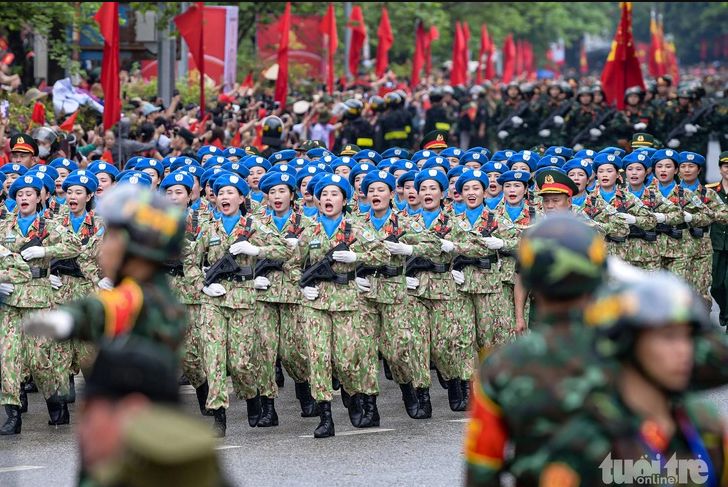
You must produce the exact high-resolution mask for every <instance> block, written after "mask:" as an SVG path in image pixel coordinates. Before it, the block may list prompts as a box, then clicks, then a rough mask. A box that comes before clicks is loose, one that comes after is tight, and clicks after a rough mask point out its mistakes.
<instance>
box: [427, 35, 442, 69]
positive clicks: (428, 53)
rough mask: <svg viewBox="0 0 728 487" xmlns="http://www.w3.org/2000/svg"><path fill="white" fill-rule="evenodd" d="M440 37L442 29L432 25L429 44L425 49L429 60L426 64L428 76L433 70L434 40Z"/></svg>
mask: <svg viewBox="0 0 728 487" xmlns="http://www.w3.org/2000/svg"><path fill="white" fill-rule="evenodd" d="M439 38H440V31H438V30H437V27H435V26H434V25H431V26H430V39H429V41H428V42H427V46H426V49H425V59H426V60H427V64H426V65H425V73H426V74H427V76H430V73H431V72H432V41H436V40H437V39H439Z"/></svg>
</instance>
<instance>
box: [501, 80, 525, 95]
mask: <svg viewBox="0 0 728 487" xmlns="http://www.w3.org/2000/svg"><path fill="white" fill-rule="evenodd" d="M511 88H516V89H517V90H518V94H520V95H522V94H523V91H521V85H519V84H518V83H517V82H515V81H511V82H510V83H508V84H507V85H506V86H505V87H504V88H503V93H504V94H508V90H509V89H511Z"/></svg>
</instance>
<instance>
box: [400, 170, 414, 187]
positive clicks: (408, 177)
mask: <svg viewBox="0 0 728 487" xmlns="http://www.w3.org/2000/svg"><path fill="white" fill-rule="evenodd" d="M418 172H419V171H414V170H413V171H407V172H406V173H404V174H402V175H401V176H400V177H399V179H397V186H404V183H406V182H407V181H412V182H414V180H415V178H416V177H417V173H418Z"/></svg>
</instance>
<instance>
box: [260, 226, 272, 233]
mask: <svg viewBox="0 0 728 487" xmlns="http://www.w3.org/2000/svg"><path fill="white" fill-rule="evenodd" d="M258 228H260V231H261V232H263V233H265V234H266V235H270V234H271V233H273V230H271V229H270V228H268V227H267V226H266V225H262V224H259V225H258Z"/></svg>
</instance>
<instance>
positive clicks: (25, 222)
mask: <svg viewBox="0 0 728 487" xmlns="http://www.w3.org/2000/svg"><path fill="white" fill-rule="evenodd" d="M38 215H39V213H33V214H32V215H30V216H26V217H21V216H20V214H18V226H19V227H20V233H22V234H23V237H26V236H27V235H28V229H29V228H30V226H31V225H32V224H33V222H34V221H35V219H36V218H38Z"/></svg>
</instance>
